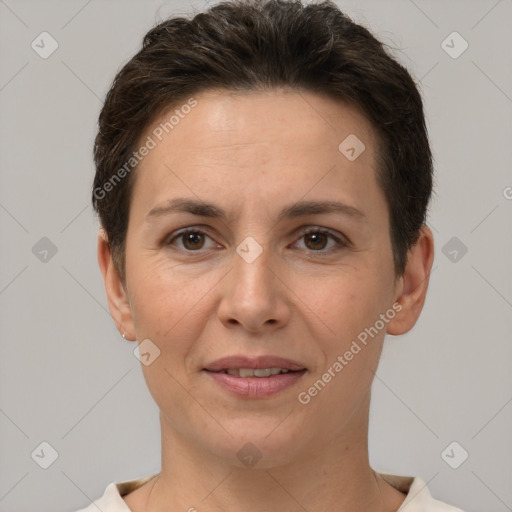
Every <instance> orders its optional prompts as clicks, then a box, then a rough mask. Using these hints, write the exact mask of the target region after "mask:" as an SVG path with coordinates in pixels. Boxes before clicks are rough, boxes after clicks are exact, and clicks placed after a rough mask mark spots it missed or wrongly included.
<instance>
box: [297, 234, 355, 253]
mask: <svg viewBox="0 0 512 512" xmlns="http://www.w3.org/2000/svg"><path fill="white" fill-rule="evenodd" d="M294 245H295V247H298V248H299V249H301V250H304V251H309V252H310V253H315V252H316V253H318V256H321V255H328V254H330V253H333V252H334V251H337V250H341V249H343V248H345V247H348V246H349V242H347V241H346V239H345V238H344V236H343V235H340V236H336V235H335V234H334V233H331V232H330V231H326V230H323V229H318V228H317V229H312V230H310V231H306V232H303V233H302V235H301V237H300V238H299V239H298V240H297V241H296V242H295V244H294Z"/></svg>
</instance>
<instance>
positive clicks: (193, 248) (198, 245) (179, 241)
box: [167, 228, 219, 252]
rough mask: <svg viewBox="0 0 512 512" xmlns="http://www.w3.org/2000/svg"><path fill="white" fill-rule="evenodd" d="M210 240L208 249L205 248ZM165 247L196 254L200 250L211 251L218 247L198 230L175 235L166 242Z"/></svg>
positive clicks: (184, 231) (188, 230) (189, 229)
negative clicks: (168, 246)
mask: <svg viewBox="0 0 512 512" xmlns="http://www.w3.org/2000/svg"><path fill="white" fill-rule="evenodd" d="M208 240H210V242H211V244H210V247H205V244H206V243H207V241H208ZM167 245H174V246H176V247H177V248H178V249H180V250H182V251H187V252H197V251H200V250H201V249H206V250H208V249H213V248H215V247H219V245H218V244H217V243H215V242H214V241H213V240H212V239H211V238H210V237H209V236H208V235H207V234H206V233H204V232H203V231H201V230H199V229H191V228H188V229H186V230H183V231H181V232H178V233H176V234H175V235H174V236H173V237H172V238H171V239H170V240H169V241H168V242H167Z"/></svg>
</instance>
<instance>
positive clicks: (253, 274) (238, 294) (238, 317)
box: [218, 249, 291, 334]
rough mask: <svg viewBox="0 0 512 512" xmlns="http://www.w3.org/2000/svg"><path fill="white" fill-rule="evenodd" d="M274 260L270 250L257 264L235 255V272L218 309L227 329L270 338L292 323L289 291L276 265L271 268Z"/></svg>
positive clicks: (259, 258) (229, 276)
mask: <svg viewBox="0 0 512 512" xmlns="http://www.w3.org/2000/svg"><path fill="white" fill-rule="evenodd" d="M240 254H242V253H240ZM271 259H272V258H271V255H270V254H269V252H268V250H266V249H264V250H263V252H262V253H261V254H260V255H259V256H258V257H257V258H256V259H255V260H254V261H251V260H246V259H244V258H243V257H242V256H240V255H239V254H238V253H235V254H234V255H233V268H232V270H231V272H229V273H228V275H227V276H226V278H225V279H224V280H223V281H222V283H223V286H222V297H221V300H220V304H219V308H218V316H219V319H220V321H221V322H222V323H223V324H224V326H225V327H226V328H233V327H235V326H240V327H243V328H244V329H245V330H247V331H250V332H251V333H267V334H268V333H269V332H271V331H274V330H277V329H280V328H282V327H283V326H284V325H286V324H287V323H288V321H289V318H290V314H291V312H290V304H289V302H288V301H287V293H286V291H287V288H286V286H285V285H284V283H283V281H282V280H281V279H280V278H279V272H278V266H277V265H276V262H275V261H274V262H272V263H273V265H272V267H271V266H270V264H271Z"/></svg>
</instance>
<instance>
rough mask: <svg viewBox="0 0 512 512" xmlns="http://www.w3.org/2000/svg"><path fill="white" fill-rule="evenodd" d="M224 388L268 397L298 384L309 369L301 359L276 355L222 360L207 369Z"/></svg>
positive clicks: (239, 393)
mask: <svg viewBox="0 0 512 512" xmlns="http://www.w3.org/2000/svg"><path fill="white" fill-rule="evenodd" d="M203 370H204V372H205V374H206V375H208V376H209V377H210V378H212V379H213V381H214V382H215V383H216V384H218V385H219V386H220V387H221V388H222V389H224V390H225V391H228V392H229V393H230V394H232V395H237V396H238V397H243V398H266V397H269V396H271V395H276V394H278V393H279V392H281V391H283V390H284V389H286V388H289V387H291V386H293V385H295V384H297V383H298V381H299V380H300V379H301V378H302V376H303V375H304V374H305V373H306V371H307V369H306V368H305V366H304V365H302V364H300V363H299V362H297V361H292V360H290V359H284V358H282V357H276V356H260V357H255V358H248V357H245V356H232V357H225V358H222V359H218V360H217V361H214V362H212V363H210V364H208V365H207V366H206V367H205V368H204V369H203Z"/></svg>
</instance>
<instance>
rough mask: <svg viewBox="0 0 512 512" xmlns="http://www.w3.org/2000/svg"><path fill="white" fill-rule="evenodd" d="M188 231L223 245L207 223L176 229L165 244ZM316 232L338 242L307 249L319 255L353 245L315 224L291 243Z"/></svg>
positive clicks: (342, 235)
mask: <svg viewBox="0 0 512 512" xmlns="http://www.w3.org/2000/svg"><path fill="white" fill-rule="evenodd" d="M187 233H200V234H202V235H204V236H206V237H208V238H209V239H210V240H211V241H212V242H214V243H215V244H216V245H217V248H218V247H219V246H220V245H221V244H219V243H218V242H217V241H216V240H215V239H214V238H213V237H212V236H211V235H210V233H209V228H208V226H206V225H194V226H187V227H184V228H181V229H178V230H176V231H173V232H172V233H171V234H170V235H168V236H166V237H165V238H164V240H163V243H164V245H172V242H173V241H175V240H177V239H179V238H180V237H181V236H183V235H185V234H187ZM315 233H319V234H326V235H327V236H328V237H331V239H333V240H334V241H335V242H336V247H332V248H330V249H327V250H325V249H320V250H318V251H315V250H312V249H309V250H307V249H306V251H307V252H309V253H313V254H314V253H317V254H318V255H321V254H329V253H331V252H333V251H336V250H339V249H342V248H344V247H350V246H352V242H351V241H350V240H349V239H348V238H347V237H346V236H345V235H344V234H342V233H339V232H337V231H333V230H331V229H329V228H325V227H322V226H314V225H311V226H303V227H301V228H299V229H298V230H297V231H296V232H295V235H294V239H295V240H294V242H293V243H292V244H291V245H292V246H293V245H295V244H296V243H297V242H298V241H299V240H300V239H301V238H302V237H304V236H305V235H309V234H315ZM178 250H181V251H184V252H190V253H192V252H197V253H199V252H202V251H205V250H208V249H198V250H197V251H191V250H186V249H180V248H178Z"/></svg>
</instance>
